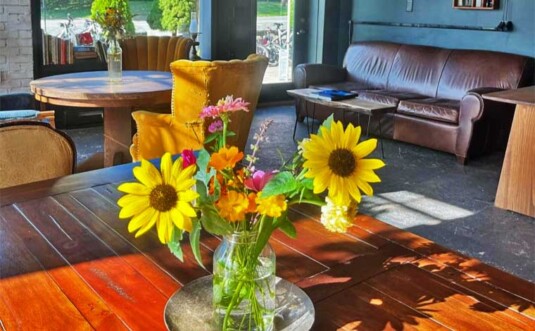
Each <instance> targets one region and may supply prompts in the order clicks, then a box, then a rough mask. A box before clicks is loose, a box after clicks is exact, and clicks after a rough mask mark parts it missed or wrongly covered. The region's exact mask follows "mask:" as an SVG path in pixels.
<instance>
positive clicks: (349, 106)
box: [286, 88, 396, 158]
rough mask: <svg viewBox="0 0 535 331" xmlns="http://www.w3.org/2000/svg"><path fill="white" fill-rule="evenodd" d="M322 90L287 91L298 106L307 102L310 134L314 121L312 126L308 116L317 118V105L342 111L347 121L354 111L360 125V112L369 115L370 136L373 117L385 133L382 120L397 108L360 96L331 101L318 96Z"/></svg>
mask: <svg viewBox="0 0 535 331" xmlns="http://www.w3.org/2000/svg"><path fill="white" fill-rule="evenodd" d="M318 91H320V90H319V89H312V88H304V89H295V90H288V91H286V92H287V93H288V94H289V95H290V96H291V97H293V98H294V99H295V101H296V107H297V106H298V104H299V103H300V102H301V101H303V100H304V101H306V102H305V111H306V117H307V129H308V131H309V134H310V133H311V132H313V131H314V123H313V122H312V127H311V128H310V127H309V125H308V118H310V117H312V118H315V115H316V106H317V105H321V106H326V107H331V108H335V109H338V110H340V111H342V121H345V116H346V113H347V112H350V113H351V112H352V113H356V114H357V121H358V125H360V114H363V115H366V116H368V125H367V127H366V136H367V137H369V136H370V123H371V119H372V117H376V118H377V122H378V124H379V136H382V135H383V129H382V125H381V120H382V118H383V116H384V114H386V113H389V112H392V111H394V110H395V108H396V105H395V104H384V103H378V102H372V101H367V100H361V99H359V98H358V97H357V98H353V99H346V100H340V101H329V100H325V99H320V98H319V97H318V94H317V92H318ZM308 104H310V105H312V112H309V109H308ZM297 119H298V118H297V116H296V117H295V124H294V132H293V136H292V137H293V139H294V140H295V132H296V130H297ZM379 142H380V144H381V154H382V156H383V158H384V157H385V153H384V148H383V140H382V139H380V140H379Z"/></svg>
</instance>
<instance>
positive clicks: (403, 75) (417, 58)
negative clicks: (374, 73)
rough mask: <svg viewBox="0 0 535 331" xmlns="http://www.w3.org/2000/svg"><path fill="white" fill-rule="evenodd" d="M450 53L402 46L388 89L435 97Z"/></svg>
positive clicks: (422, 47) (442, 49) (424, 47)
mask: <svg viewBox="0 0 535 331" xmlns="http://www.w3.org/2000/svg"><path fill="white" fill-rule="evenodd" d="M450 53H451V50H450V49H445V48H438V47H428V46H416V45H402V46H401V47H400V48H399V51H398V53H397V55H396V57H395V58H394V63H393V64H392V69H391V70H390V75H389V76H388V85H387V89H388V90H389V91H396V92H407V93H417V94H420V95H426V96H429V97H435V96H436V94H437V87H438V82H439V80H440V75H441V74H442V70H443V69H444V66H445V65H446V62H447V60H448V57H449V55H450Z"/></svg>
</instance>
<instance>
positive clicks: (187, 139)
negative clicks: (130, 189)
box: [130, 54, 268, 161]
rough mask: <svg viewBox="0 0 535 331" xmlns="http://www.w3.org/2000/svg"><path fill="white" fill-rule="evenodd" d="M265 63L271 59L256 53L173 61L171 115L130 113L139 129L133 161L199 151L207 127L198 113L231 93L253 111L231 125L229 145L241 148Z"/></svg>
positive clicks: (233, 117)
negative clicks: (225, 58) (234, 57)
mask: <svg viewBox="0 0 535 331" xmlns="http://www.w3.org/2000/svg"><path fill="white" fill-rule="evenodd" d="M267 65H268V60H267V58H266V57H264V56H262V55H257V54H252V55H249V56H248V57H247V59H245V60H231V61H212V62H209V61H195V62H193V61H188V60H178V61H175V62H173V63H171V73H172V74H173V96H172V100H171V114H157V113H151V112H148V111H135V112H133V113H132V117H133V118H134V120H135V122H136V126H137V133H136V134H135V135H134V137H133V143H132V145H131V146H130V154H131V155H132V159H133V160H134V161H139V160H140V159H153V158H158V157H161V156H162V155H163V154H164V153H165V152H170V153H172V154H176V153H181V152H182V151H183V150H184V149H199V148H201V147H202V145H203V142H204V137H205V130H206V129H207V128H206V125H205V124H204V123H203V122H202V121H201V120H200V119H199V114H200V112H201V110H202V108H203V107H205V106H207V105H211V104H215V103H216V102H217V101H218V100H219V99H221V98H224V97H225V96H227V95H234V97H236V98H237V97H241V98H243V99H244V100H245V101H247V102H249V103H250V106H249V109H250V110H249V112H237V113H233V114H232V115H231V118H230V120H231V122H230V125H229V127H230V130H232V131H234V132H235V133H236V136H234V137H232V138H231V139H230V140H229V142H228V143H229V144H231V145H234V146H237V147H238V148H240V149H241V150H243V149H244V148H245V145H246V143H247V137H248V136H249V129H250V128H251V122H252V120H253V116H254V112H255V110H256V106H257V103H258V97H259V95H260V89H261V88H262V79H263V77H264V73H265V71H266V67H267Z"/></svg>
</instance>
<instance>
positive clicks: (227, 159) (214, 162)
mask: <svg viewBox="0 0 535 331" xmlns="http://www.w3.org/2000/svg"><path fill="white" fill-rule="evenodd" d="M241 159H243V152H240V151H239V150H238V147H236V146H232V147H230V148H226V147H223V148H221V149H220V150H219V151H218V152H217V153H214V154H212V156H211V157H210V163H208V165H209V166H211V167H214V168H215V169H216V170H217V171H221V170H223V169H225V168H234V167H235V166H236V163H238V162H240V161H241Z"/></svg>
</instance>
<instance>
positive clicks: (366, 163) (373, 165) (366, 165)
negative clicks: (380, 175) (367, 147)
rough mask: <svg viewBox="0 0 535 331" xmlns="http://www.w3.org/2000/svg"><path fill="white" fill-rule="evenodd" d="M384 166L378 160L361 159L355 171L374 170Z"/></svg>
mask: <svg viewBox="0 0 535 331" xmlns="http://www.w3.org/2000/svg"><path fill="white" fill-rule="evenodd" d="M384 166H385V163H384V162H383V161H382V160H379V159H361V160H358V161H357V169H365V170H375V169H380V168H382V167H384Z"/></svg>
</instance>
